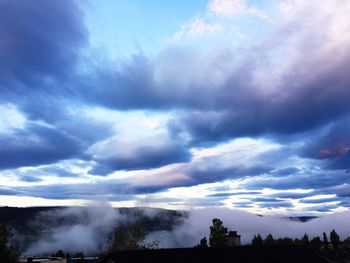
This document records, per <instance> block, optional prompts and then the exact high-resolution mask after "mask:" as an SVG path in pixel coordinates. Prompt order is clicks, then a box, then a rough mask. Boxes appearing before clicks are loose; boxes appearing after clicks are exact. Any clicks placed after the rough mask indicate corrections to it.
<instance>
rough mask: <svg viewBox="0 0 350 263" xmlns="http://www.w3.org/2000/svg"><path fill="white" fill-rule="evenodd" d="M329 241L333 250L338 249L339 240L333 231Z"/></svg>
mask: <svg viewBox="0 0 350 263" xmlns="http://www.w3.org/2000/svg"><path fill="white" fill-rule="evenodd" d="M330 241H331V244H332V246H333V248H334V249H338V248H339V243H340V238H339V235H338V234H337V232H335V230H334V229H333V230H332V232H331V234H330Z"/></svg>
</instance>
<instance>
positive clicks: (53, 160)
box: [0, 0, 350, 214]
mask: <svg viewBox="0 0 350 263" xmlns="http://www.w3.org/2000/svg"><path fill="white" fill-rule="evenodd" d="M120 8H122V7H120ZM140 8H141V7H140ZM94 10H95V9H94V7H93V6H91V4H90V5H86V6H84V5H83V3H79V2H77V1H73V0H72V1H67V3H66V4H65V5H64V6H62V5H61V4H59V1H56V0H54V1H50V2H49V3H47V2H45V1H34V2H30V3H29V2H23V1H11V2H9V1H0V92H1V96H0V112H1V116H0V144H1V149H0V176H1V183H0V195H1V198H2V200H4V201H3V202H4V205H6V204H10V205H20V202H24V203H22V204H23V205H26V204H28V203H32V202H31V201H28V200H35V202H37V204H38V205H40V204H56V203H57V202H65V203H66V204H74V203H75V204H77V203H79V204H81V203H84V202H85V201H87V200H96V199H98V200H109V201H113V202H115V203H114V205H119V206H122V205H132V206H134V205H143V206H144V205H150V206H160V207H172V208H183V207H191V206H201V207H203V206H226V207H236V208H240V209H245V210H248V211H254V212H259V213H275V212H277V213H280V212H282V213H286V212H288V213H291V214H307V213H313V214H317V213H323V212H336V211H345V210H348V207H349V194H350V185H349V168H350V167H349V166H350V139H349V135H348V134H349V130H350V121H349V120H350V115H349V113H350V108H349V107H350V106H349V103H348V101H349V99H350V90H349V85H350V79H349V74H348V72H347V68H349V63H350V60H349V54H350V52H349V51H350V50H349V49H350V34H349V30H348V28H349V26H350V20H349V18H348V13H349V11H350V4H349V3H345V2H344V1H340V0H337V1H323V2H322V3H319V1H302V0H288V1H287V0H286V1H279V2H278V3H276V2H269V1H268V2H266V4H265V5H263V6H261V5H260V6H259V5H257V4H256V3H254V1H242V0H239V1H237V0H212V1H209V2H208V3H207V5H205V6H203V7H202V11H201V12H199V13H198V14H197V15H195V14H194V16H193V17H192V18H190V19H189V20H188V21H187V22H186V21H182V23H181V24H179V28H178V31H177V32H173V35H172V36H169V37H168V40H167V41H165V42H166V44H164V45H163V47H162V48H160V49H159V50H157V52H155V53H154V54H153V55H149V54H148V53H147V52H142V51H140V52H139V53H136V54H132V55H130V56H129V55H127V56H124V57H120V58H114V56H112V55H111V54H112V52H111V50H110V47H109V48H106V49H104V48H103V44H102V48H101V47H96V39H99V38H101V39H103V37H104V36H101V35H99V32H96V30H94V26H95V24H93V23H92V22H91V21H92V19H91V18H92V17H94V15H95V13H94V12H95V11H94ZM141 10H143V9H142V8H141ZM118 23H122V21H119V20H117V19H116V18H114V20H113V21H111V22H110V27H111V28H112V27H113V26H114V24H118ZM130 23H131V22H130ZM164 26H166V25H164ZM320 29H322V30H320ZM120 34H121V33H120ZM115 38H118V32H116V36H115ZM105 44H106V46H107V43H105ZM141 45H142V44H141ZM29 198H34V199H29Z"/></svg>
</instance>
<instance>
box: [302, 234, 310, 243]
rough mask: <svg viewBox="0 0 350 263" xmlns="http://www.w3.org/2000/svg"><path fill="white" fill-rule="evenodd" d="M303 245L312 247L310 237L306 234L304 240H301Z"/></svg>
mask: <svg viewBox="0 0 350 263" xmlns="http://www.w3.org/2000/svg"><path fill="white" fill-rule="evenodd" d="M301 243H302V244H303V245H304V246H309V245H310V240H309V236H308V235H307V234H306V233H305V235H304V236H303V238H302V239H301Z"/></svg>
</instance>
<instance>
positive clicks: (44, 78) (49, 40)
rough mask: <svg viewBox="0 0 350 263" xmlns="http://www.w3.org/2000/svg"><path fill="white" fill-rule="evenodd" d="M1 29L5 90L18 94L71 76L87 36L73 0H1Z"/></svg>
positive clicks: (0, 67)
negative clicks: (64, 0) (29, 0)
mask: <svg viewBox="0 0 350 263" xmlns="http://www.w3.org/2000/svg"><path fill="white" fill-rule="evenodd" d="M0 32H1V33H0V58H1V59H0V83H1V90H2V92H4V91H12V92H14V93H18V94H21V93H22V90H25V89H34V90H36V89H40V88H42V87H43V86H46V85H45V83H48V82H51V81H55V80H60V81H61V80H62V78H63V79H68V78H69V76H70V74H71V71H72V70H74V67H75V63H74V62H75V61H76V60H77V58H78V53H79V51H78V50H79V49H80V48H81V47H82V46H83V45H84V43H85V42H86V40H87V30H86V28H85V27H84V24H83V21H82V13H81V11H80V9H79V8H78V7H77V5H76V3H75V1H73V0H72V1H71V0H69V1H67V3H66V4H64V5H62V3H61V2H60V1H57V0H54V1H49V2H45V1H38V0H35V1H33V2H30V3H29V2H26V1H10V2H9V1H0ZM24 92H25V91H24Z"/></svg>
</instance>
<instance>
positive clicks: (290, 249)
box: [102, 246, 331, 263]
mask: <svg viewBox="0 0 350 263" xmlns="http://www.w3.org/2000/svg"><path fill="white" fill-rule="evenodd" d="M124 262H125V263H133V262H135V263H136V262H137V263H140V262H142V263H148V262H149V263H157V262H159V263H160V262H166V263H194V262H198V263H199V262H212V263H237V262H239V263H250V262H254V263H255V262H271V263H309V262H315V263H330V262H331V261H328V260H327V259H325V258H322V257H321V256H319V255H317V254H315V253H314V252H312V251H310V250H308V249H306V248H304V247H301V246H264V247H253V246H241V247H233V248H206V249H202V248H181V249H157V250H138V251H119V252H115V253H110V254H108V255H107V256H106V257H105V258H104V259H103V260H102V263H124Z"/></svg>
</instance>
